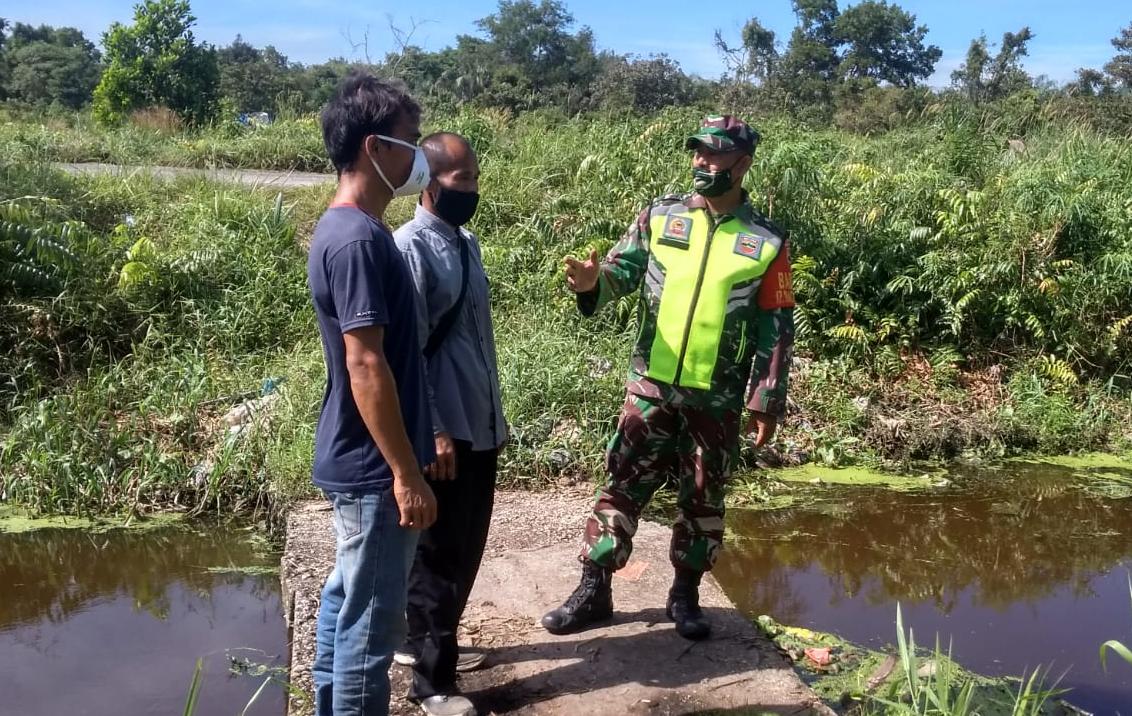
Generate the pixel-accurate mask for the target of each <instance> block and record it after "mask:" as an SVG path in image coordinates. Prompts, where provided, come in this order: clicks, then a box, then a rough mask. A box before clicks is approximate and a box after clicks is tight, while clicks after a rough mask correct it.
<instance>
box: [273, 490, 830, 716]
mask: <svg viewBox="0 0 1132 716" xmlns="http://www.w3.org/2000/svg"><path fill="white" fill-rule="evenodd" d="M588 501H589V498H588V495H586V493H585V492H580V493H579V492H574V493H573V494H569V495H561V494H553V495H551V494H547V493H524V492H504V493H500V495H499V498H498V499H497V503H496V513H495V516H494V518H493V530H494V532H493V537H492V540H491V542H490V543H489V545H488V552H487V554H486V555H485V557H484V563H483V566H482V568H481V570H480V576H479V579H478V581H477V583H476V586H475V589H474V591H473V593H472V598H471V602H470V604H469V607H468V610H467V612H466V614H465V619H464V622H463V624H462V629H461V643H462V644H468V645H474V646H477V647H480V648H485V649H487V650H488V652H489V662H488V666H487V668H485V669H482V670H480V671H477V672H474V673H471V674H466V675H462V676H461V688H462V689H463V690H464V692H465V693H466V694H467V695H468V696H469V697H470V698H471V699H472V700H473V701H474V702H475V703H476V704H477V707H478V708H479V709H480V713H483V714H488V713H495V714H515V715H523V716H527V715H530V716H535V715H539V716H542V715H547V716H559V715H561V716H567V715H571V716H572V715H574V714H594V715H605V714H609V715H610V716H612V715H613V714H658V715H659V714H692V713H716V714H721V713H735V714H758V713H776V714H799V715H801V714H815V715H816V714H821V715H822V716H828V715H829V714H832V711H830V710H829V709H828V708H827V707H825V706H824V705H823V704H822V703H821V701H820V699H818V697H817V696H816V695H815V694H814V693H813V692H812V691H811V690H810V689H809V688H807V687H806V686H805V685H804V684H803V683H802V681H801V680H800V679H799V677H798V676H797V674H796V673H795V672H794V670H793V669H792V668H791V667H790V666H789V665H788V664H787V663H786V662H785V661H784V660H783V659H782V657H781V656H780V655H779V654H778V652H777V651H776V649H775V648H774V646H773V645H772V644H771V643H770V642H769V641H768V640H767V639H765V638H764V637H763V636H762V635H761V634H760V633H759V631H758V630H757V629H756V628H755V627H754V626H752V625H751V624H750V623H749V622H748V621H747V620H746V619H745V618H744V617H743V616H742V615H741V614H739V613H738V612H737V611H736V610H735V609H734V607H733V605H732V604H731V603H730V601H728V599H727V597H726V596H725V595H724V594H723V592H722V590H720V589H719V587H718V585H717V584H716V583H715V581H714V580H711V579H707V580H705V583H704V586H703V589H702V590H701V591H702V594H701V602H702V603H703V605H704V606H705V608H707V609H708V611H709V612H710V614H711V616H712V620H713V623H714V625H715V633H714V635H713V638H712V639H710V640H708V641H705V642H699V643H694V642H689V641H686V640H684V639H682V638H681V637H680V636H679V635H677V634H676V632H675V630H674V628H673V626H672V624H671V623H670V622H669V621H668V620H667V618H666V617H665V614H664V599H665V596H666V594H667V589H668V585H669V582H670V581H671V567H670V566H669V564H668V556H667V554H668V540H669V530H668V528H667V527H663V526H661V525H657V524H653V523H649V522H642V524H641V527H640V530H639V532H638V534H637V537H636V539H635V540H634V545H635V551H634V559H633V561H632V562H631V563H630V565H629V566H628V567H626V569H625V570H623V571H622V572H620V573H618V575H617V576H616V577H615V580H614V606H615V610H616V615H615V617H614V619H613V621H612V622H610V623H609V624H607V625H604V626H602V627H600V628H596V629H591V630H588V631H586V632H583V633H581V634H575V635H570V636H562V637H556V636H553V635H551V634H548V633H547V632H546V631H544V630H543V629H542V628H541V627H540V626H538V619H539V617H541V616H542V614H543V613H544V612H545V611H547V610H548V609H551V608H553V607H554V606H557V605H558V604H559V603H561V602H562V600H563V599H564V598H565V597H566V596H567V595H568V594H569V593H570V592H571V591H572V590H573V588H574V586H575V585H576V584H577V580H578V576H579V570H580V567H579V565H578V562H577V551H578V544H577V541H578V538H579V536H580V528H581V524H582V521H583V520H584V517H585V514H586V512H585V510H586V508H587V506H588ZM333 559H334V540H333V533H332V527H331V521H330V513H329V510H327V509H326V508H325V506H324V503H309V504H305V505H302V506H300V507H299V508H297V509H296V510H294V511H293V512H292V514H291V516H290V519H289V528H288V536H287V547H286V551H285V554H284V557H283V569H282V575H283V585H284V595H285V601H286V604H287V605H288V607H287V608H288V616H289V621H290V624H291V625H292V629H293V640H292V641H293V652H292V670H291V675H292V682H293V683H294V684H295V685H297V686H300V687H301V688H303V689H305V690H307V691H308V692H309V689H310V670H309V664H310V662H311V659H312V658H313V644H314V624H315V618H316V616H317V610H318V595H319V591H320V589H321V586H322V580H323V579H324V578H325V575H326V574H327V573H329V570H330V568H331V566H332V565H333ZM407 675H408V670H407V669H404V668H401V667H395V669H394V696H395V703H394V704H393V705H392V708H391V712H392V713H394V714H412V713H419V711H418V710H417V709H416V708H415V707H414V706H413V705H412V704H409V703H407V702H405V701H404V700H402V699H399V698H397V697H399V696H400V695H401V694H403V693H404V691H405V686H406V685H407Z"/></svg>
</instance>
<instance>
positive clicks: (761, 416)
mask: <svg viewBox="0 0 1132 716" xmlns="http://www.w3.org/2000/svg"><path fill="white" fill-rule="evenodd" d="M758 140H759V136H758V133H757V132H755V131H754V130H753V129H751V128H750V127H748V126H747V125H746V124H745V123H744V122H742V121H741V120H739V119H736V118H734V117H728V116H724V117H709V118H708V119H706V120H705V121H704V122H703V124H702V126H701V127H700V128H699V130H698V131H697V132H696V133H695V134H693V135H692V136H690V137H688V139H687V142H686V148H687V149H689V150H692V151H693V152H694V154H693V159H692V175H693V176H692V178H693V187H694V189H695V191H693V192H692V193H690V194H683V195H673V196H666V197H664V198H662V199H659V200H657V201H655V202H653V203H652V204H651V205H650V206H649V207H648V208H647V209H645V210H644V211H642V212H641V214H640V216H638V217H637V220H636V221H635V222H634V223H633V225H632V226H630V227H629V230H628V231H627V232H626V233H625V235H624V236H623V237H622V238H621V240H620V241H619V242H618V243H617V245H616V246H614V247H613V250H612V251H610V252H609V255H608V256H606V258H605V260H604V261H600V262H599V261H598V257H597V253H596V252H591V254H590V257H589V259H587V260H585V261H578V260H576V259H574V258H572V257H571V258H567V259H566V275H567V282H568V284H569V286H570V288H571V289H572V290H574V291H575V292H576V293H577V298H578V308H579V309H580V311H581V312H582V314H583V315H586V316H591V315H593V314H594V313H595V312H596V311H597V310H598V309H599V308H601V307H602V306H603V305H605V304H606V303H609V302H610V301H612V300H614V299H617V298H619V297H621V296H625V295H628V294H630V293H632V292H634V291H636V290H637V289H638V288H640V289H641V290H640V300H639V305H638V320H639V323H640V333H639V335H638V337H637V342H636V345H635V346H634V349H633V355H632V361H631V364H630V368H629V379H628V383H627V389H628V390H627V393H628V394H627V396H626V398H625V405H624V407H623V408H622V411H621V418H620V421H619V423H618V426H617V432H616V434H615V435H614V437H613V440H612V441H611V442H610V444H609V451H608V461H607V467H608V470H609V477H608V480H607V482H606V484H605V486H604V487H603V488H602V490H601V492H600V494H599V496H598V499H597V503H596V504H595V505H594V509H593V514H592V515H591V516H590V518H589V520H588V521H587V523H586V530H585V542H584V545H583V548H582V554H581V561H582V565H583V572H582V580H581V583H580V584H579V586H578V588H577V589H576V590H575V591H574V593H573V594H572V595H571V596H570V598H569V599H567V600H566V603H565V604H563V605H562V606H561V607H559V608H558V609H555V610H553V611H551V612H549V613H548V614H546V615H545V616H544V617H543V619H542V624H543V626H544V627H545V628H546V629H547V630H548V631H550V632H551V633H554V634H564V633H569V632H573V631H577V630H579V629H582V628H584V627H586V626H588V625H590V624H592V623H594V622H597V621H601V620H604V619H607V618H609V617H610V616H612V613H613V602H612V592H611V588H610V578H611V575H612V573H613V571H615V570H617V569H620V568H621V567H623V566H624V565H625V563H626V561H628V559H629V554H630V552H631V551H632V547H633V535H634V533H635V532H636V530H637V520H638V518H639V517H640V513H641V510H642V509H643V508H644V506H645V505H646V504H647V503H648V501H649V500H650V499H651V498H652V496H653V493H655V492H656V490H657V489H658V488H660V487H661V486H662V485H664V484H665V482H667V481H669V480H672V481H674V482H676V483H677V484H678V485H679V499H678V506H679V515H678V516H677V518H676V523H675V524H674V525H673V528H672V547H671V553H670V558H671V561H672V565H673V567H674V568H675V572H676V575H675V579H674V581H673V584H672V589H671V590H670V592H669V596H668V604H667V612H668V616H669V618H670V619H672V620H673V621H675V622H676V628H677V631H678V632H679V633H680V634H681V635H682V636H684V637H687V638H689V639H701V638H704V637H706V636H708V635H709V634H710V631H711V625H710V623H709V622H708V621H707V619H706V618H705V616H704V614H703V612H702V610H701V609H700V607H699V583H700V578H701V577H702V575H703V573H704V572H705V571H708V570H710V569H711V568H712V565H713V564H714V562H715V559H716V557H717V556H718V554H719V550H720V548H721V546H722V542H723V499H724V485H725V483H726V481H727V478H728V476H729V474H730V472H731V467H732V464H733V463H734V461H735V458H736V456H737V454H738V443H739V430H740V427H741V418H742V411H743V406H744V397H745V393H746V391H747V388H748V385H750V386H751V393H750V397H749V399H748V400H747V401H746V407H747V409H748V411H750V417H749V419H748V422H747V425H746V430H747V431H748V432H755V431H757V438H756V444H757V445H762V444H764V443H766V442H767V441H768V440H769V439H770V438H771V437H772V436H773V434H774V431H775V428H776V426H777V423H778V419H779V417H780V416H781V414H782V412H783V410H784V406H785V402H786V381H787V377H788V374H789V370H790V354H791V350H792V347H793V338H794V311H793V307H794V295H793V291H792V288H791V277H790V260H789V253H788V250H787V244H786V240H785V238H784V235H783V232H781V231H780V230H779V229H778V228H777V227H775V226H774V225H773V224H771V223H770V222H769V221H768V220H767V219H766V218H764V217H763V216H761V215H760V214H759V213H758V212H757V211H756V210H755V209H754V208H753V207H752V206H751V204H750V202H749V201H748V197H747V194H746V192H745V191H744V190H743V188H742V182H743V177H744V175H745V174H746V173H747V170H748V169H750V166H751V162H752V156H753V154H754V151H755V146H756V145H757V143H758Z"/></svg>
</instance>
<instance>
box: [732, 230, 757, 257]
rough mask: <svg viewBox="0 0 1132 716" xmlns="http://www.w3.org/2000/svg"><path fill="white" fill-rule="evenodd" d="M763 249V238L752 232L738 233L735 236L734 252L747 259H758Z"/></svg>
mask: <svg viewBox="0 0 1132 716" xmlns="http://www.w3.org/2000/svg"><path fill="white" fill-rule="evenodd" d="M762 251H763V240H762V239H761V238H759V237H758V236H755V235H754V234H739V235H738V236H736V237H735V253H737V254H739V255H740V256H746V257H747V258H749V259H755V260H758V258H759V254H761V253H762Z"/></svg>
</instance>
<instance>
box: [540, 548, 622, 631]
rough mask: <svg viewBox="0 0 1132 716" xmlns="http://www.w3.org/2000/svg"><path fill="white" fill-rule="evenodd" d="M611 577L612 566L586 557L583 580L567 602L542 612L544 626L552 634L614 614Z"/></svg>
mask: <svg viewBox="0 0 1132 716" xmlns="http://www.w3.org/2000/svg"><path fill="white" fill-rule="evenodd" d="M612 578H613V570H611V569H607V568H605V567H599V566H598V565H596V564H594V563H593V562H591V561H589V560H588V559H587V560H583V561H582V581H581V583H580V584H578V588H577V589H575V590H574V593H573V594H571V595H570V598H569V599H567V600H566V603H565V604H563V605H562V606H560V607H558V608H557V609H555V610H553V611H550V612H547V613H546V615H545V616H543V618H542V626H543V628H544V629H546V630H547V631H548V632H550V633H551V634H569V633H571V632H576V631H581V630H582V629H585V628H586V627H588V626H590V625H591V624H596V623H597V622H600V621H604V620H606V619H609V618H610V617H612V616H613V589H612V588H611V586H610V580H611V579H612Z"/></svg>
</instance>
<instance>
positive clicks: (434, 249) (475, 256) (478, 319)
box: [393, 205, 507, 450]
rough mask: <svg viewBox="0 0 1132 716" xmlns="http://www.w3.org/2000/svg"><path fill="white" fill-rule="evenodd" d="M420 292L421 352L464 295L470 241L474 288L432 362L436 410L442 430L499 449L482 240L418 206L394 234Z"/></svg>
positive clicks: (500, 423) (502, 437)
mask: <svg viewBox="0 0 1132 716" xmlns="http://www.w3.org/2000/svg"><path fill="white" fill-rule="evenodd" d="M393 237H394V239H395V240H396V241H397V247H398V248H399V249H401V254H402V255H403V256H404V257H405V261H406V263H407V264H408V265H409V271H410V273H411V274H412V276H413V284H414V285H415V286H416V290H417V300H416V310H417V333H418V335H419V339H420V344H421V349H422V350H423V349H424V346H425V345H426V344H427V343H428V337H429V336H430V335H432V332H433V331H434V330H435V329H436V327H437V324H439V323H440V319H441V318H442V317H443V316H444V314H446V313H447V312H448V310H449V309H451V308H452V306H454V305H455V304H456V299H457V298H458V297H459V296H460V279H461V276H462V271H461V268H460V246H459V244H458V243H456V242H458V241H467V242H468V248H469V251H468V261H469V263H468V289H467V294H466V295H465V297H464V305H463V307H462V308H461V309H460V315H459V316H458V317H457V319H456V321H455V322H454V323H453V324H452V329H451V330H450V331H449V333H448V336H447V338H445V339H444V342H443V343H441V344H440V347H439V349H438V350H437V351H436V353H435V354H434V355H433V356H432V358H430V359H427V363H428V384H429V385H428V387H429V391H428V392H429V407H430V408H431V410H432V426H433V431H434V432H436V433H441V432H446V433H448V434H449V435H451V436H452V439H454V440H466V441H468V442H470V443H471V444H472V449H473V450H490V449H492V448H498V447H500V446H502V445H503V443H504V442H506V440H507V421H506V419H505V418H504V416H503V404H502V402H501V400H500V395H499V370H498V366H497V364H496V357H495V335H494V333H493V331H492V327H491V302H490V296H489V290H488V282H487V274H486V273H485V272H484V268H483V260H482V258H481V256H480V247H479V242H478V241H477V240H476V237H475V235H474V234H472V233H471V232H470V231H467V230H465V229H455V228H453V227H452V226H451V225H450V224H448V223H447V222H445V221H443V220H442V219H440V218H439V217H438V216H436V215H434V214H433V213H432V212H430V211H428V210H427V209H425V208H424V207H423V206H420V205H418V206H417V211H416V215H415V216H414V217H413V219H412V220H411V221H409V222H408V223H406V224H405V225H403V226H401V227H400V228H399V229H397V231H395V232H394V233H393Z"/></svg>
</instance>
